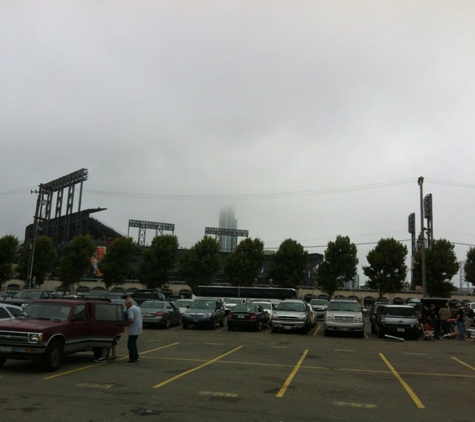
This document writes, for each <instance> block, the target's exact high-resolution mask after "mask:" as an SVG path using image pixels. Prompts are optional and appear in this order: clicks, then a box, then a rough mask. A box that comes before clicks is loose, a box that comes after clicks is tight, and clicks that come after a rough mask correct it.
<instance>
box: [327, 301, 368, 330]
mask: <svg viewBox="0 0 475 422" xmlns="http://www.w3.org/2000/svg"><path fill="white" fill-rule="evenodd" d="M323 328H324V334H325V335H326V336H328V335H330V334H331V333H332V332H335V331H344V332H353V333H357V334H358V335H359V336H360V337H364V321H363V311H362V309H361V306H360V304H359V303H358V302H356V301H355V300H344V299H334V300H330V302H328V306H327V310H326V311H325V317H324V322H323Z"/></svg>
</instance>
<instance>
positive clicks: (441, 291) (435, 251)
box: [414, 239, 460, 297]
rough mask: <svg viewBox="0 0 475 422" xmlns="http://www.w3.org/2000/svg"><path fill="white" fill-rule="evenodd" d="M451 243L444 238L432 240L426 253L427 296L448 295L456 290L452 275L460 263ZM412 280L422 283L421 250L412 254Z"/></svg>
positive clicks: (455, 272)
mask: <svg viewBox="0 0 475 422" xmlns="http://www.w3.org/2000/svg"><path fill="white" fill-rule="evenodd" d="M454 249H455V247H454V245H453V243H451V242H449V241H448V240H446V239H438V240H434V241H433V242H432V243H431V247H430V249H426V250H425V254H426V287H427V293H428V295H429V296H434V297H435V296H439V297H450V296H452V294H453V293H454V292H455V291H456V290H457V288H456V287H455V286H454V285H453V284H452V282H451V280H452V277H453V276H454V275H455V274H457V272H458V270H459V267H460V264H459V263H458V261H457V256H456V255H455V251H454ZM414 261H415V262H414V280H420V281H419V284H420V285H422V267H421V251H420V250H419V251H417V252H416V253H415V254H414Z"/></svg>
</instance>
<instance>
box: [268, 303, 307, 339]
mask: <svg viewBox="0 0 475 422" xmlns="http://www.w3.org/2000/svg"><path fill="white" fill-rule="evenodd" d="M311 326H312V316H311V314H310V310H309V307H308V306H307V303H306V302H305V301H303V300H298V299H286V300H283V301H282V302H280V303H279V304H278V305H277V307H276V308H275V310H274V312H273V313H272V332H273V333H276V332H278V331H300V332H302V333H304V334H307V333H308V332H309V331H310V328H311Z"/></svg>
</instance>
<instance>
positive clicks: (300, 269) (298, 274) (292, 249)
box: [269, 239, 308, 288]
mask: <svg viewBox="0 0 475 422" xmlns="http://www.w3.org/2000/svg"><path fill="white" fill-rule="evenodd" d="M307 266H308V253H307V252H306V251H305V250H304V249H303V246H302V245H301V244H300V243H298V242H296V241H295V240H292V239H286V240H284V241H283V242H282V243H281V244H280V246H279V249H278V250H277V252H276V253H275V254H274V255H272V257H271V261H270V263H269V278H271V279H272V280H273V281H274V283H276V284H278V285H279V286H281V287H292V288H298V287H300V285H301V284H302V280H303V277H304V274H305V270H306V269H307Z"/></svg>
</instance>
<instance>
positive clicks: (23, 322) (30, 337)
mask: <svg viewBox="0 0 475 422" xmlns="http://www.w3.org/2000/svg"><path fill="white" fill-rule="evenodd" d="M125 323H126V321H125V318H124V309H123V306H122V305H120V304H114V303H110V302H105V301H85V300H61V299H44V300H43V299H40V300H34V301H32V302H30V303H29V304H28V306H27V307H26V308H25V309H24V310H23V312H21V313H20V314H19V315H18V316H17V317H16V318H15V319H14V320H11V321H3V322H0V366H1V365H3V364H4V363H5V362H6V360H7V359H17V360H33V361H35V362H40V363H41V364H42V365H43V366H44V368H45V369H46V370H47V371H56V370H57V369H58V368H59V367H60V365H61V362H62V360H63V357H64V355H66V354H71V353H76V352H84V351H87V350H95V351H97V350H102V348H104V347H110V345H111V343H112V340H113V339H114V337H115V336H117V335H118V334H120V333H122V332H123V331H124V327H125Z"/></svg>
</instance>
